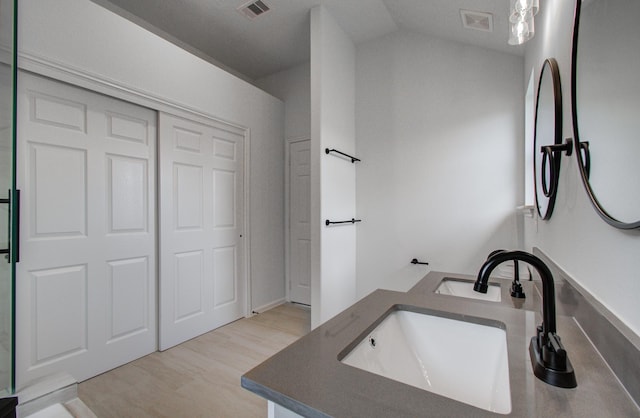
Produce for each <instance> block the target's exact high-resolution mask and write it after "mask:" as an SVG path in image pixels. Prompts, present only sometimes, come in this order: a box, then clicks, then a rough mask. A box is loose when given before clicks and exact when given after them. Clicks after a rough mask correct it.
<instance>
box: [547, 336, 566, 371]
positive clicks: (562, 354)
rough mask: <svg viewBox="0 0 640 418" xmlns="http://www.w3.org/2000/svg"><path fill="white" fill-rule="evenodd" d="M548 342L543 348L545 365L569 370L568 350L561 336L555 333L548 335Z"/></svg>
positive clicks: (554, 368) (555, 368)
mask: <svg viewBox="0 0 640 418" xmlns="http://www.w3.org/2000/svg"><path fill="white" fill-rule="evenodd" d="M547 341H548V344H547V345H546V346H545V347H543V348H542V360H543V361H544V363H545V365H546V366H547V367H549V368H550V369H553V370H560V371H565V370H567V352H566V351H565V349H564V346H563V345H562V342H561V341H560V337H559V336H558V335H556V334H554V333H551V332H550V333H549V334H548V335H547Z"/></svg>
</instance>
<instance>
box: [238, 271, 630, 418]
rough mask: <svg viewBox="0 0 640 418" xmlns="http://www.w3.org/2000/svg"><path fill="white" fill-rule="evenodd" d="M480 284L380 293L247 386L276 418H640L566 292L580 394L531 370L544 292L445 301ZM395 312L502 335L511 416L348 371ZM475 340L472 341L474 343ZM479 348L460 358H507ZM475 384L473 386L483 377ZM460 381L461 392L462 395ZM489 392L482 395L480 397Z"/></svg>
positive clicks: (563, 311)
mask: <svg viewBox="0 0 640 418" xmlns="http://www.w3.org/2000/svg"><path fill="white" fill-rule="evenodd" d="M475 280H476V278H475V277H473V276H468V275H459V274H449V273H442V272H430V273H429V274H427V275H426V276H425V277H424V278H423V279H422V280H420V281H419V282H418V283H417V284H416V285H415V286H414V287H413V288H411V289H410V290H409V291H408V292H397V291H390V290H376V291H375V292H373V293H371V294H369V295H368V296H366V297H365V298H363V299H362V300H360V301H359V302H357V303H356V304H354V305H353V306H351V307H350V308H348V309H346V310H345V311H343V312H342V313H340V314H338V315H337V316H336V317H334V318H332V319H331V320H329V321H327V322H326V323H325V324H323V325H321V326H320V327H318V328H316V329H315V330H313V331H312V332H311V333H309V334H308V335H306V336H305V337H303V338H301V339H300V340H298V341H297V342H295V343H293V344H292V345H290V346H289V347H287V348H285V349H284V350H282V351H281V352H279V353H277V354H276V355H274V356H273V357H271V358H270V359H268V360H266V361H265V362H264V363H262V364H260V365H259V366H257V367H256V368H254V369H253V370H251V371H249V372H247V373H246V374H245V375H244V376H242V386H243V387H244V388H246V389H248V390H250V391H252V392H254V393H256V394H258V395H260V396H262V397H264V398H266V399H267V400H269V401H271V402H272V403H273V405H271V404H270V407H271V408H272V413H271V415H272V416H286V417H294V416H297V415H300V416H305V417H417V416H459V417H462V416H464V417H471V416H473V417H484V416H503V415H509V416H517V417H525V416H530V417H534V416H536V417H537V416H566V417H569V416H576V417H583V416H598V417H607V416H611V417H621V416H625V417H631V416H640V410H639V409H638V407H637V406H636V404H635V403H634V401H633V400H632V398H631V397H630V396H629V394H628V393H627V391H626V390H625V388H624V387H623V386H622V385H621V384H620V382H619V380H618V379H617V377H616V376H615V375H614V373H613V372H612V371H611V369H610V368H609V366H608V365H607V364H606V363H605V362H604V361H603V359H602V357H601V356H600V354H598V351H597V350H596V349H595V347H594V346H593V344H592V343H591V342H590V340H589V338H588V337H587V335H585V333H584V331H583V329H582V328H581V325H580V324H579V323H578V322H577V320H576V318H575V317H574V316H572V314H573V313H574V312H575V310H576V306H575V303H574V302H575V301H574V300H572V299H573V297H571V296H569V297H568V298H567V295H568V293H567V291H566V289H565V287H566V286H567V283H564V282H563V281H562V280H561V281H560V282H558V281H556V286H555V287H556V291H557V292H556V293H557V294H558V297H557V327H558V332H559V334H561V335H562V343H563V344H564V346H565V347H566V349H567V351H568V352H569V353H570V356H571V362H572V364H573V367H574V369H575V374H576V378H577V382H578V384H577V387H576V388H573V389H565V388H559V387H555V386H551V385H549V384H546V383H544V382H543V381H541V380H539V379H538V378H536V377H535V376H534V373H533V370H532V366H531V361H530V358H529V350H528V347H529V342H530V339H531V337H532V336H533V335H535V333H536V326H537V325H538V324H539V323H540V321H541V315H540V307H541V299H540V289H539V285H540V282H539V281H524V282H522V285H523V288H524V292H525V294H526V295H527V296H526V298H525V299H515V298H512V297H511V296H510V285H511V281H510V280H507V279H496V278H492V279H491V280H490V282H489V284H490V285H493V286H499V289H500V290H499V292H500V301H494V300H481V299H473V298H469V297H463V296H456V295H452V294H445V293H442V292H440V291H438V289H439V288H440V286H441V285H442V283H443V281H444V282H448V281H449V282H451V281H455V282H459V283H469V284H471V285H472V284H473V282H475ZM563 299H567V300H563ZM396 311H400V312H404V311H412V312H417V313H421V314H426V315H430V316H435V317H441V318H445V319H452V320H457V321H463V322H468V323H471V324H478V325H483V326H489V327H494V328H497V329H501V330H504V333H505V336H506V345H507V349H506V353H505V355H506V357H507V358H506V361H507V364H508V398H509V399H508V408H507V409H504V404H503V405H502V406H500V407H497V408H494V406H491V405H489V406H488V407H486V406H484V407H479V406H473V405H472V404H471V403H469V402H470V401H469V399H466V398H465V399H463V400H456V399H453V398H452V397H451V396H450V395H446V396H444V395H440V394H437V393H433V392H430V391H428V390H424V389H421V388H419V387H416V386H413V385H411V384H406V383H402V382H400V381H396V380H393V379H390V378H388V377H384V376H382V375H380V374H376V373H373V372H371V371H367V370H363V369H361V368H359V367H355V366H353V365H349V364H347V363H346V362H345V361H344V358H345V357H346V356H347V355H348V354H349V353H350V352H351V351H353V350H354V349H355V348H356V347H357V346H358V344H360V342H363V341H364V342H365V343H367V342H368V343H369V344H371V341H370V339H371V337H372V333H374V329H375V328H376V326H378V325H379V324H380V323H382V322H383V321H384V319H385V318H387V317H388V316H389V315H391V314H392V313H393V312H396ZM374 337H375V335H374ZM440 338H441V337H440ZM470 338H472V341H473V338H474V337H470ZM434 340H435V341H434V342H433V343H434V344H440V343H442V342H443V341H442V339H438V338H437V337H434ZM480 347H481V346H480V341H478V344H473V343H467V344H464V347H461V348H460V349H461V353H462V354H461V355H460V357H464V358H471V359H472V361H473V362H489V361H491V360H490V359H491V357H495V356H496V355H499V354H498V353H493V352H485V351H486V350H485V351H483V349H482V348H480ZM341 360H342V361H341ZM450 366H451V367H452V368H453V367H454V366H455V364H451V365H450ZM470 373H471V374H473V372H470ZM471 374H470V375H469V376H468V377H469V379H466V380H470V379H474V378H476V377H477V376H472V375H471ZM462 380H464V379H461V381H460V386H461V387H464V385H463V384H464V383H465V382H463V381H462ZM467 383H468V382H467ZM454 386H456V385H454ZM485 389H486V388H483V387H478V392H480V391H482V390H485ZM462 392H463V393H462V395H461V396H463V398H464V397H465V393H467V394H469V390H468V388H467V389H464V390H463V391H462ZM488 396H491V395H490V394H489V395H488ZM491 409H493V410H491ZM274 411H275V413H274ZM498 411H499V412H498Z"/></svg>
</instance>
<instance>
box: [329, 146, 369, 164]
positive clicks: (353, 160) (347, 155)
mask: <svg viewBox="0 0 640 418" xmlns="http://www.w3.org/2000/svg"><path fill="white" fill-rule="evenodd" d="M330 152H335V153H336V154H340V155H342V156H345V157H347V158H351V163H352V164H353V163H355V162H356V161H361V160H360V159H359V158H356V157H353V156H351V155H349V154H345V153H344V152H342V151H338V150H337V149H333V148H332V149H329V148H325V149H324V153H325V154H329V153H330Z"/></svg>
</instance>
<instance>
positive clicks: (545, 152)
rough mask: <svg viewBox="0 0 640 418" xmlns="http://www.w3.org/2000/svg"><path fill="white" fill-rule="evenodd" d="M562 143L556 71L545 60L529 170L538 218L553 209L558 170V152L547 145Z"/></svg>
mask: <svg viewBox="0 0 640 418" xmlns="http://www.w3.org/2000/svg"><path fill="white" fill-rule="evenodd" d="M560 144H562V91H561V87H560V71H559V70H558V63H557V62H556V60H555V59H553V58H549V59H547V60H545V62H544V64H543V65H542V70H541V72H540V79H539V81H538V98H537V100H536V117H535V133H534V139H533V155H534V157H533V158H534V163H533V171H534V178H535V180H536V181H535V194H536V207H537V208H538V214H539V215H540V217H541V218H542V219H549V218H550V217H551V213H553V206H554V204H555V201H556V190H557V187H558V174H559V171H560V155H559V154H558V153H554V152H552V151H551V149H550V148H549V147H550V146H556V145H560Z"/></svg>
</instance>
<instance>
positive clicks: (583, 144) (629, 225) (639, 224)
mask: <svg viewBox="0 0 640 418" xmlns="http://www.w3.org/2000/svg"><path fill="white" fill-rule="evenodd" d="M581 7H582V0H576V12H575V16H574V22H573V43H572V45H571V121H572V124H573V138H574V142H575V147H576V150H577V151H579V152H576V158H577V159H578V169H579V170H580V177H581V178H582V184H583V185H584V188H585V190H586V192H587V195H588V196H589V200H590V201H591V204H592V205H593V207H594V209H595V210H596V212H597V213H598V215H600V217H601V218H602V219H603V220H604V221H605V222H606V223H608V224H609V225H611V226H613V227H615V228H618V229H637V228H640V220H637V221H635V222H622V221H620V220H618V219H616V218H614V217H613V216H611V215H610V214H609V213H608V212H607V211H606V210H605V209H604V207H603V206H602V204H601V203H600V202H599V201H598V198H597V197H596V195H595V194H594V192H593V189H592V188H591V184H590V183H589V174H590V168H591V161H590V160H591V158H590V155H589V142H587V141H580V132H579V128H578V106H577V72H576V65H577V60H578V38H579V34H580V10H581Z"/></svg>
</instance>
